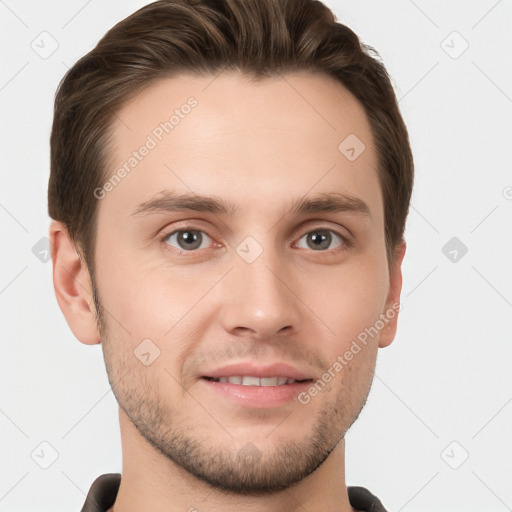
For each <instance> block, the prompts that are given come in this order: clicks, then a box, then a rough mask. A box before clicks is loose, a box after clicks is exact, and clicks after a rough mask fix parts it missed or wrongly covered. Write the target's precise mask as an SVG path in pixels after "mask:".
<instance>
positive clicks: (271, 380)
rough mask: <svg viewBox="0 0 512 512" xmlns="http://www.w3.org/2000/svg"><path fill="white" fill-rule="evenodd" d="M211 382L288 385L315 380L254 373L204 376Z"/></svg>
mask: <svg viewBox="0 0 512 512" xmlns="http://www.w3.org/2000/svg"><path fill="white" fill-rule="evenodd" d="M202 378H203V379H206V380H209V381H211V382H222V383H229V384H238V385H240V386H259V387H270V386H286V385H290V384H296V383H304V382H313V379H292V378H291V377H286V376H275V377H257V376H254V375H233V376H229V377H226V376H224V377H202Z"/></svg>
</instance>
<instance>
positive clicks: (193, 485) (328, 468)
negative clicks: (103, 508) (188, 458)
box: [109, 410, 355, 512]
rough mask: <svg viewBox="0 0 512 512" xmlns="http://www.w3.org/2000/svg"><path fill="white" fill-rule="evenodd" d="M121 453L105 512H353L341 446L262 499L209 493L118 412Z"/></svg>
mask: <svg viewBox="0 0 512 512" xmlns="http://www.w3.org/2000/svg"><path fill="white" fill-rule="evenodd" d="M119 419H120V427H121V440H122V452H123V469H122V478H121V485H120V487H119V492H118V495H117V499H116V502H115V504H114V507H113V508H111V509H110V510H109V512H113V511H114V510H115V512H135V511H139V510H152V511H153V512H164V511H165V512H178V511H179V512H184V511H187V512H200V511H203V510H208V512H221V511H225V510H231V509H235V508H236V510H239V511H244V512H252V511H256V510H265V511H267V512H281V511H283V510H286V511H287V512H299V511H301V512H303V511H304V510H333V511H337V512H338V511H339V512H355V510H354V509H353V508H351V506H350V504H349V501H348V495H347V488H346V484H345V441H344V439H342V440H341V441H340V442H339V443H338V445H337V446H336V448H335V449H334V450H333V451H332V452H331V454H330V455H329V457H328V458H327V460H326V461H325V462H324V463H323V464H322V465H321V466H320V467H319V468H318V469H317V470H316V471H314V472H313V473H312V474H311V475H309V476H308V477H306V478H305V479H303V480H302V481H300V482H299V483H298V484H296V485H295V486H293V487H290V488H288V489H285V490H284V491H281V492H277V493H275V494H272V495H268V496H242V495H233V494H227V493H226V492H224V491H220V490H218V489H214V488H212V487H211V486H210V485H208V484H206V483H205V482H202V481H200V480H198V479H197V478H196V477H194V476H192V475H190V474H189V473H187V472H186V471H184V470H183V469H182V468H181V467H179V466H177V465H176V464H174V463H173V462H172V461H171V460H169V459H168V458H167V457H166V456H165V455H163V454H162V453H160V452H159V451H158V450H156V449H155V448H154V447H153V446H151V445H150V444H149V443H148V442H147V441H146V439H144V438H143V437H142V436H141V435H140V433H139V432H138V430H137V429H136V428H135V427H134V426H133V424H132V423H131V421H130V419H129V418H128V417H127V416H126V415H125V414H124V412H123V411H122V410H120V412H119Z"/></svg>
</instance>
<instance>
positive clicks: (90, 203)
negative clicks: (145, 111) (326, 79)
mask: <svg viewBox="0 0 512 512" xmlns="http://www.w3.org/2000/svg"><path fill="white" fill-rule="evenodd" d="M372 54H373V55H372ZM378 56H379V55H378V53H377V52H376V51H375V50H374V49H373V48H372V47H371V46H368V45H365V44H364V43H362V42H360V41H359V38H358V37H357V35H356V34H355V33H354V32H353V31H352V30H351V29H350V28H348V27H346V26H345V25H343V24H341V23H339V22H337V21H336V17H335V16H334V14H333V13H332V12H331V10H330V9H328V8H327V7H326V6H325V5H324V4H322V3H321V2H319V1H315V0H161V1H157V2H154V3H151V4H149V5H147V6H145V7H143V8H141V9H139V10H138V11H137V12H135V13H134V14H132V15H131V16H129V17H127V18H126V19H124V20H122V21H121V22H119V23H118V24H117V25H115V26H114V27H113V28H112V29H111V30H109V31H108V32H107V33H106V34H105V36H104V37H103V38H102V39H101V40H100V41H99V43H98V44H97V46H96V47H95V48H94V49H93V50H92V51H90V52H89V53H87V54H86V55H85V56H83V57H82V58H81V59H79V60H78V61H77V62H76V63H75V65H74V66H73V67H72V68H71V69H70V70H69V71H68V72H67V73H66V75H65V76H64V78H63V79H62V81H61V83H60V85H59V88H58V90H57V93H56V97H55V111H54V119H53V127H52V133H51V139H50V146H51V173H50V179H49V187H48V211H49V214H50V217H52V218H53V219H55V220H59V221H61V222H62V223H63V224H64V225H65V226H66V228H67V230H68V232H69V235H70V238H71V240H72V241H73V243H74V244H75V246H76V247H77V248H78V249H79V250H80V251H81V252H82V253H83V254H84V257H85V261H86V263H87V266H88V268H89V272H90V274H91V277H93V275H94V248H95V239H96V229H97V222H96V221H97V210H98V205H97V198H96V196H95V194H94V190H95V189H96V188H97V187H98V186H101V184H102V183H104V181H105V180H106V176H105V175H106V168H107V162H108V157H109V155H108V147H109V140H110V139H109V137H110V136H111V126H112V123H113V120H114V117H115V115H116V112H117V111H118V110H119V109H120V108H121V107H122V105H123V104H124V103H126V101H128V100H129V99H130V98H132V97H133V96H134V95H136V94H137V93H139V92H141V91H142V90H143V89H145V88H146V87H148V86H149V85H150V84H152V83H153V82H154V81H155V80H158V79H160V78H164V77H171V76H173V75H176V74H178V73H180V72H182V73H183V72H189V73H190V72H192V73H195V74H198V75H200V74H203V73H217V72H220V71H222V70H224V69H233V70H240V71H242V72H244V73H245V74H246V75H247V76H251V77H253V78H255V79H259V78H265V77H269V76H272V75H277V74H280V73H282V72H288V71H290V72H291V71H301V70H307V71H311V72H314V73H323V74H327V75H329V76H331V77H334V78H335V79H336V80H338V81H339V82H340V83H341V84H342V85H344V86H345V87H346V88H347V89H348V90H349V91H350V92H351V93H352V94H353V95H354V96H355V97H356V98H357V99H358V100H359V101H360V102H361V104H362V105H363V107H364V109H365V112H366V115H367V116H368V120H369V122H370V125H371V129H372V133H373V136H374V139H375V146H376V149H377V157H378V162H379V169H378V174H379V181H380V185H381V189H382V194H383V201H384V215H385V237H386V248H387V256H388V263H389V264H391V262H392V261H393V260H394V250H395V249H396V247H397V246H398V244H399V243H400V242H401V240H402V239H403V234H404V230H405V222H406V218H407V213H408V210H409V202H410V198H411V194H412V186H413V174H414V171H413V158H412V153H411V148H410V145H409V138H408V133H407V129H406V127H405V124H404V121H403V119H402V117H401V115H400V111H399V108H398V103H397V100H396V97H395V94H394V91H393V87H392V85H391V83H390V78H389V76H388V74H387V72H386V69H385V67H384V65H383V64H382V63H381V62H380V60H378V58H377V57H378ZM340 142H341V141H340ZM93 283H94V281H93Z"/></svg>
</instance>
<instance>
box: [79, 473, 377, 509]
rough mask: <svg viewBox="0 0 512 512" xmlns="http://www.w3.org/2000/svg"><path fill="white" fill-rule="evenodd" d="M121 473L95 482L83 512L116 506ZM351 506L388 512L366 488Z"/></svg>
mask: <svg viewBox="0 0 512 512" xmlns="http://www.w3.org/2000/svg"><path fill="white" fill-rule="evenodd" d="M120 484H121V474H120V473H106V474H104V475H101V476H99V477H98V478H96V480H94V482H93V483H92V485H91V488H90V489H89V492H88V494H87V498H86V499H85V503H84V506H83V507H82V511H81V512H107V510H108V509H109V508H110V507H112V505H114V503H115V501H116V498H117V492H118V491H119V485H120ZM347 491H348V499H349V501H350V505H351V506H352V507H354V508H356V509H357V510H360V511H361V512H386V509H385V508H384V506H383V505H382V503H381V502H380V500H379V499H378V498H377V497H376V496H374V495H373V494H372V493H371V492H370V491H369V490H368V489H365V488H364V487H348V488H347Z"/></svg>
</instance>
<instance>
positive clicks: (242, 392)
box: [201, 378, 311, 408]
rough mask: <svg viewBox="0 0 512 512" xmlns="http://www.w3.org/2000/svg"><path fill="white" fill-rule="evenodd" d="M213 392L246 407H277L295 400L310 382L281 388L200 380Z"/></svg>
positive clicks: (284, 385) (296, 383)
mask: <svg viewBox="0 0 512 512" xmlns="http://www.w3.org/2000/svg"><path fill="white" fill-rule="evenodd" d="M201 381H202V382H204V383H205V384H206V386H208V388H209V389H211V390H213V391H214V392H216V393H218V394H220V395H222V396H225V397H227V398H229V399H231V400H232V401H234V402H235V403H238V404H240V405H245V406H247V407H255V408H268V407H277V406H280V405H283V404H286V403H288V402H291V401H293V400H296V399H297V396H298V395H299V393H301V392H302V391H304V389H306V388H307V387H309V386H310V385H311V382H310V381H306V382H294V383H293V384H283V385H282V386H243V385H242V384H231V383H230V382H217V381H214V380H208V379H204V378H203V379H201Z"/></svg>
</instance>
